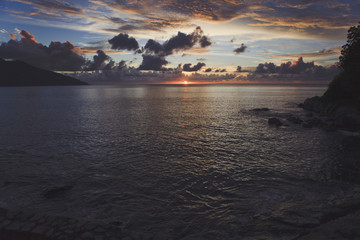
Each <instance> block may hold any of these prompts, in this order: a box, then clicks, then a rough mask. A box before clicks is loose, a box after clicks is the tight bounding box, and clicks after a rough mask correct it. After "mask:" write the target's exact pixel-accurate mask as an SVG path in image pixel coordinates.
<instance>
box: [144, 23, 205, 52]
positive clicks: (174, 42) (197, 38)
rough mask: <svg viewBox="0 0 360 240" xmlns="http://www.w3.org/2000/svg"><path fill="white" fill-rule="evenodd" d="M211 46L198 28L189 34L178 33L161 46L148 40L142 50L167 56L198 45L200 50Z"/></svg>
mask: <svg viewBox="0 0 360 240" xmlns="http://www.w3.org/2000/svg"><path fill="white" fill-rule="evenodd" d="M211 44H212V42H211V41H210V39H209V37H207V36H204V32H203V30H202V29H201V27H199V26H198V27H196V28H195V30H194V31H193V32H192V33H190V34H186V33H182V32H178V34H177V35H175V36H173V37H171V38H170V39H169V40H167V41H165V42H164V43H163V44H160V43H159V42H157V41H155V40H153V39H150V40H148V42H147V43H146V45H145V47H144V49H145V51H147V53H148V54H158V55H162V56H168V55H171V54H174V53H176V52H180V51H184V50H187V49H191V48H193V47H194V46H195V45H200V47H201V48H206V47H208V46H210V45H211Z"/></svg>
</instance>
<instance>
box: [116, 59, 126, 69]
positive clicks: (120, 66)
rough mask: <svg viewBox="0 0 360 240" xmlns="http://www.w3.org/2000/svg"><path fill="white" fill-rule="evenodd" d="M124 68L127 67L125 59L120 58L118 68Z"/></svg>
mask: <svg viewBox="0 0 360 240" xmlns="http://www.w3.org/2000/svg"><path fill="white" fill-rule="evenodd" d="M126 68H127V66H126V61H124V60H121V61H120V62H119V64H118V69H126Z"/></svg>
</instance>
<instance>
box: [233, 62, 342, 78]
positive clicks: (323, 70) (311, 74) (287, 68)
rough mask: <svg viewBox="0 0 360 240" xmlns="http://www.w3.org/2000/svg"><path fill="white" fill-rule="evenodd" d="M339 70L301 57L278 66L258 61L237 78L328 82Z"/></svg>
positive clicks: (333, 66) (334, 66)
mask: <svg viewBox="0 0 360 240" xmlns="http://www.w3.org/2000/svg"><path fill="white" fill-rule="evenodd" d="M339 72H340V70H339V69H338V67H337V66H336V65H334V64H333V65H329V66H327V67H323V66H320V65H316V64H314V62H304V60H303V58H302V57H299V58H298V59H297V60H296V61H293V62H290V61H288V62H285V63H281V64H280V66H278V65H276V64H274V63H272V62H269V63H267V62H266V63H260V64H259V65H258V66H257V67H256V70H255V71H254V72H252V73H249V74H248V75H246V76H239V78H238V79H240V80H246V81H256V82H259V81H260V82H261V81H267V82H279V81H280V82H294V81H298V82H329V81H331V80H332V79H333V78H334V76H335V75H336V74H338V73H339Z"/></svg>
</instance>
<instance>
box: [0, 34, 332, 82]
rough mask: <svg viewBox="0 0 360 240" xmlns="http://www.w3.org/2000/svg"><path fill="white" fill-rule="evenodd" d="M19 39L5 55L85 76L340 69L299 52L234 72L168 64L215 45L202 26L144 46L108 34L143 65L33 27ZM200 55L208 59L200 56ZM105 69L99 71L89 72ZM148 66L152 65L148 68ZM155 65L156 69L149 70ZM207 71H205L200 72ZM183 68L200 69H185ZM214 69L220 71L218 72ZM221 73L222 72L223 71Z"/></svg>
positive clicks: (1, 49) (315, 74) (293, 77)
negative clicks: (47, 37) (90, 51)
mask: <svg viewBox="0 0 360 240" xmlns="http://www.w3.org/2000/svg"><path fill="white" fill-rule="evenodd" d="M18 35H19V39H17V37H16V36H15V34H13V33H10V37H11V39H10V40H9V41H8V42H3V43H2V44H1V45H0V58H6V59H17V60H22V61H24V62H27V63H29V64H31V65H34V66H37V67H40V68H44V69H47V70H55V71H80V72H77V73H73V76H75V77H77V78H79V79H82V80H85V81H95V80H97V81H100V79H102V80H101V81H127V82H128V81H130V82H134V83H136V82H138V81H144V79H150V80H149V81H150V82H159V81H161V80H162V79H166V78H167V80H170V79H179V78H184V77H186V78H190V79H191V80H196V81H203V82H215V81H250V82H254V81H274V82H276V81H280V80H281V81H286V82H289V81H290V82H291V81H308V82H310V81H323V82H324V81H330V80H331V79H332V78H333V77H334V76H335V75H336V74H337V73H338V72H339V69H338V68H337V67H336V66H335V65H330V66H327V67H323V66H320V65H316V64H315V63H314V62H304V60H303V58H302V57H299V58H298V59H297V60H296V61H293V62H290V61H288V62H284V63H281V64H280V65H279V66H278V65H276V64H274V63H272V62H265V63H260V64H258V66H257V67H256V69H255V70H254V71H245V70H243V69H242V67H241V66H237V68H236V71H235V73H234V74H228V73H226V74H225V72H226V71H227V70H226V69H225V68H224V69H220V68H217V69H215V68H211V67H208V68H206V69H204V70H201V69H203V68H204V67H205V66H206V64H205V63H204V62H198V63H197V64H195V65H193V64H191V63H186V64H183V65H182V64H179V65H178V66H177V67H176V68H166V67H165V66H166V65H167V64H168V63H169V62H168V61H167V60H166V58H167V57H168V56H170V55H173V54H175V53H179V52H183V51H186V50H189V49H194V48H198V49H204V48H207V47H209V46H211V45H212V44H213V43H212V41H211V39H210V38H209V37H208V36H206V35H204V32H203V31H202V29H201V28H200V27H196V28H195V30H194V31H193V32H191V33H189V34H186V33H182V32H178V33H177V35H174V36H172V37H171V38H169V39H168V40H166V41H164V42H162V43H161V42H158V41H156V40H153V39H149V40H148V41H147V42H146V44H145V45H144V46H142V47H140V44H139V43H138V41H137V40H136V39H135V38H133V37H131V36H129V35H128V34H126V33H120V34H118V35H116V36H114V37H113V38H111V39H109V40H108V43H109V44H110V48H111V49H112V50H114V51H130V52H132V53H133V54H141V56H142V58H143V59H142V63H141V64H140V65H139V67H137V68H134V67H128V66H127V65H126V62H125V61H120V62H119V63H116V62H115V61H114V60H113V59H112V58H111V57H110V56H109V55H107V54H106V53H105V52H104V51H103V50H101V49H99V50H97V52H96V55H94V56H93V58H92V59H90V60H89V59H86V58H85V56H84V54H83V52H82V50H81V49H80V48H79V47H76V46H74V45H73V44H72V43H71V42H69V41H67V42H64V43H61V42H58V41H52V42H51V43H50V44H49V45H48V46H46V45H43V44H41V43H39V42H37V41H36V39H35V36H33V35H31V34H30V33H29V32H28V31H26V30H22V31H19V32H18ZM245 49H246V46H245V45H244V44H242V45H241V47H240V48H239V49H235V50H236V51H235V50H234V52H239V53H240V52H243V51H245ZM333 51H335V50H334V49H328V50H322V51H319V52H318V53H319V54H330V52H333ZM198 60H205V59H203V58H199V59H198ZM94 70H101V71H96V72H90V73H89V72H88V71H94ZM142 70H148V71H147V72H144V71H142ZM149 70H150V71H149ZM199 71H202V72H203V73H202V74H198V73H197V72H199ZM183 72H193V73H195V74H191V75H190V76H189V75H184V74H183ZM211 72H214V73H217V74H212V73H211ZM219 73H220V74H219Z"/></svg>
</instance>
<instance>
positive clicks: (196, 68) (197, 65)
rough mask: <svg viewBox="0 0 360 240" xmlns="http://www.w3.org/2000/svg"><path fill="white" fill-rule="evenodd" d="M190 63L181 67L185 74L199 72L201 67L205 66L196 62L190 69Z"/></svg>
mask: <svg viewBox="0 0 360 240" xmlns="http://www.w3.org/2000/svg"><path fill="white" fill-rule="evenodd" d="M191 65H192V64H191V63H187V64H184V66H183V71H186V72H196V71H199V70H200V69H201V68H202V67H204V66H206V64H205V63H203V62H198V63H197V64H196V65H194V66H193V67H191Z"/></svg>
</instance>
